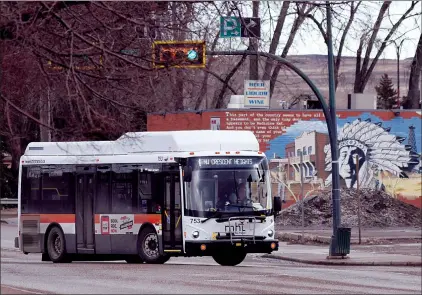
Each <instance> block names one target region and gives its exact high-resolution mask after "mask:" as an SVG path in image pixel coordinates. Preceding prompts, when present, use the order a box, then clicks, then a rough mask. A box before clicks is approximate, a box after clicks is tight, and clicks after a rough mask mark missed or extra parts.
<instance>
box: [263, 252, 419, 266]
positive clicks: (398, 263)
mask: <svg viewBox="0 0 422 295" xmlns="http://www.w3.org/2000/svg"><path fill="white" fill-rule="evenodd" d="M262 257H263V258H271V259H278V260H285V261H291V262H299V263H305V264H315V265H350V266H415V267H416V266H422V262H412V261H407V262H405V261H390V262H375V261H368V262H354V261H350V260H348V261H339V260H336V261H330V260H309V259H300V258H292V257H286V256H279V255H272V254H265V255H263V256H262ZM344 260H345V259H344Z"/></svg>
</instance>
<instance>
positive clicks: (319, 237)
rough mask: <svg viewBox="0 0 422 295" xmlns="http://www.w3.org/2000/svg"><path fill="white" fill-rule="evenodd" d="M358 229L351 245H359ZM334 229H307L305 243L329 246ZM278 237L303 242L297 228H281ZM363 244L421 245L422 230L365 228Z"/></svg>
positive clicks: (362, 233)
mask: <svg viewBox="0 0 422 295" xmlns="http://www.w3.org/2000/svg"><path fill="white" fill-rule="evenodd" d="M358 233H359V231H358V228H355V227H354V228H352V229H351V240H350V243H351V244H352V245H353V244H358V242H359V234H358ZM331 235H332V229H312V228H305V230H304V241H305V242H309V243H322V244H327V245H328V244H329V243H330V240H331ZM277 237H278V239H279V240H280V241H289V242H294V241H299V242H300V241H301V240H302V229H301V228H297V227H295V228H294V227H290V228H289V227H283V226H279V227H278V229H277ZM361 241H362V244H385V243H387V244H391V243H409V242H411V243H415V242H416V243H420V242H421V241H422V231H421V228H415V227H403V228H363V229H362V231H361Z"/></svg>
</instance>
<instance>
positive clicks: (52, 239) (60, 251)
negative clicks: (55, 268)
mask: <svg viewBox="0 0 422 295" xmlns="http://www.w3.org/2000/svg"><path fill="white" fill-rule="evenodd" d="M47 253H48V256H49V257H50V260H51V261H53V262H54V263H68V262H71V260H70V257H69V256H68V254H67V253H66V240H65V237H64V234H63V232H62V230H61V229H60V228H58V227H57V226H54V227H53V228H52V229H51V230H50V232H49V233H48V237H47Z"/></svg>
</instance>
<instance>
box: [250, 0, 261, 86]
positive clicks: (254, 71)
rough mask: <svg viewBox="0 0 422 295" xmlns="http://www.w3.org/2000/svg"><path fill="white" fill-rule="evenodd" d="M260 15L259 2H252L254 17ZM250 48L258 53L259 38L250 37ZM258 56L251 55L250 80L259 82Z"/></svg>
mask: <svg viewBox="0 0 422 295" xmlns="http://www.w3.org/2000/svg"><path fill="white" fill-rule="evenodd" d="M258 15H259V1H252V16H253V17H258ZM249 47H250V48H251V49H250V50H252V51H258V38H256V37H253V36H252V37H249ZM258 62H259V60H258V55H251V56H250V57H249V79H250V80H258V77H259V73H258Z"/></svg>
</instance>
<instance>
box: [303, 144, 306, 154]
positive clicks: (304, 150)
mask: <svg viewBox="0 0 422 295" xmlns="http://www.w3.org/2000/svg"><path fill="white" fill-rule="evenodd" d="M303 155H306V146H304V147H303Z"/></svg>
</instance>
